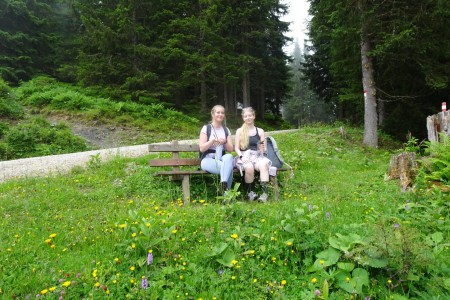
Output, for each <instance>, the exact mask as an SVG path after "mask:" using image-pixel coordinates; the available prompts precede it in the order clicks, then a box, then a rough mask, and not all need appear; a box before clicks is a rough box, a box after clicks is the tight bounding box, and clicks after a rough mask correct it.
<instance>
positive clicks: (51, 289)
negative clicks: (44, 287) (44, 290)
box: [48, 286, 56, 292]
mask: <svg viewBox="0 0 450 300" xmlns="http://www.w3.org/2000/svg"><path fill="white" fill-rule="evenodd" d="M48 290H49V291H50V292H53V291H54V290H56V286H52V287H51V288H49V289H48Z"/></svg>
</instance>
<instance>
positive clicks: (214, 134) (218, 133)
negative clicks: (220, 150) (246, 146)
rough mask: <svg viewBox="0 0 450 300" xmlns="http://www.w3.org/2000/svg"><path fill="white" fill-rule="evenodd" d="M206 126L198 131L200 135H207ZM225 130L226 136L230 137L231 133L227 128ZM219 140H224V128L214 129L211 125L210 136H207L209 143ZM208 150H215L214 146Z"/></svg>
mask: <svg viewBox="0 0 450 300" xmlns="http://www.w3.org/2000/svg"><path fill="white" fill-rule="evenodd" d="M206 126H207V125H203V127H202V130H201V131H200V132H201V133H204V134H207V130H206ZM227 130H228V136H230V135H231V132H230V130H229V129H228V128H227ZM220 138H223V139H224V138H225V128H224V127H223V126H221V127H220V128H214V126H213V125H211V135H210V136H209V141H211V140H218V139H220ZM209 149H213V150H216V146H215V145H212V146H211V147H210V148H209Z"/></svg>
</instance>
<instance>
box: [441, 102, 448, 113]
mask: <svg viewBox="0 0 450 300" xmlns="http://www.w3.org/2000/svg"><path fill="white" fill-rule="evenodd" d="M446 111H447V102H442V112H446Z"/></svg>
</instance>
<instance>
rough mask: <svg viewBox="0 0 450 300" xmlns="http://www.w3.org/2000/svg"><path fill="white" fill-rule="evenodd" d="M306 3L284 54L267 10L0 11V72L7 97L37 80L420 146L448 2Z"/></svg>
mask: <svg viewBox="0 0 450 300" xmlns="http://www.w3.org/2000/svg"><path fill="white" fill-rule="evenodd" d="M309 3H310V10H309V13H310V16H311V21H310V23H309V33H308V34H309V40H308V41H307V43H306V46H305V48H304V49H300V47H299V45H296V46H295V48H294V52H293V53H292V55H287V54H286V53H285V52H284V51H283V46H285V45H286V43H287V42H289V40H290V38H289V37H287V35H286V32H287V31H288V29H289V24H288V23H287V22H284V21H282V16H283V15H285V14H286V12H287V10H288V9H289V8H288V7H287V6H286V5H285V4H283V3H282V2H281V1H279V0H260V1H256V2H255V1H234V0H227V1H216V0H210V1H194V2H192V1H108V0H106V1H77V0H46V1H13V0H2V1H1V2H0V39H1V46H0V74H1V77H2V78H3V80H4V81H5V82H6V83H7V84H8V85H12V86H15V85H19V84H20V83H21V82H25V81H28V80H30V79H32V78H33V77H35V76H36V75H41V74H46V75H50V76H52V77H54V78H56V79H57V80H58V81H61V82H67V83H71V84H75V85H79V86H83V87H95V88H97V90H96V91H97V92H98V93H99V94H100V96H104V97H107V98H110V99H112V100H114V101H127V102H133V103H138V104H143V105H152V104H155V103H160V104H163V105H165V106H166V107H171V108H174V109H176V110H179V111H181V112H183V113H187V114H189V115H192V116H194V117H199V118H200V119H202V118H204V117H202V116H204V115H205V112H208V111H209V109H210V107H211V106H212V105H214V104H217V103H221V104H223V105H224V106H225V107H226V109H227V111H228V112H229V115H230V116H232V115H233V114H234V113H235V114H236V115H237V114H238V108H239V107H240V106H248V105H251V106H253V107H254V108H255V109H256V111H257V114H258V118H259V119H261V120H263V119H264V118H268V116H270V118H274V117H275V118H281V116H283V117H284V119H286V120H287V121H289V122H290V123H291V124H294V125H295V126H301V125H304V124H307V123H311V122H318V121H323V122H330V121H335V120H341V121H345V122H349V123H350V124H357V125H361V124H363V122H365V124H364V126H365V137H364V143H365V144H366V145H369V146H377V143H378V141H377V131H378V129H382V130H384V131H385V132H387V133H389V134H391V135H393V136H395V137H397V138H400V139H404V138H405V136H406V135H407V134H408V132H410V133H411V134H412V135H414V136H416V137H418V138H420V139H422V138H425V136H426V132H425V130H426V126H425V118H426V116H428V115H431V114H434V113H436V112H437V111H438V110H439V109H440V105H441V102H444V101H446V100H447V98H448V95H449V91H450V87H449V82H450V77H449V75H450V67H449V64H450V47H449V44H450V32H449V31H450V29H449V27H448V26H447V21H448V19H449V17H450V3H449V2H448V1H442V0H440V1H436V0H425V1H420V2H417V3H416V2H415V3H411V2H410V1H406V0H399V1H369V0H356V1H338V2H336V1H331V0H327V1H323V0H322V1H309ZM363 46H364V47H363ZM364 57H366V58H368V60H366V61H365V62H363V60H362V58H364ZM365 72H366V73H367V72H368V74H369V75H370V77H369V80H368V81H367V82H366V83H363V77H362V75H363V73H365ZM365 92H366V93H365ZM364 95H366V97H364ZM367 100H370V102H368V101H367ZM2 101H3V102H7V101H9V100H8V99H6V100H5V99H2ZM5 105H6V104H3V106H5ZM199 108H200V109H199ZM206 116H208V114H206ZM269 121H270V120H269ZM368 122H369V123H368ZM367 132H371V134H370V135H369V136H366V133H367Z"/></svg>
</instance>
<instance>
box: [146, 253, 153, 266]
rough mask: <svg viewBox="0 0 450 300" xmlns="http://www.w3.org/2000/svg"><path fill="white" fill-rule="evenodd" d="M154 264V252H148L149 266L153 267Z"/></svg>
mask: <svg viewBox="0 0 450 300" xmlns="http://www.w3.org/2000/svg"><path fill="white" fill-rule="evenodd" d="M152 262H153V253H152V252H148V255H147V265H151V264H152Z"/></svg>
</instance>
